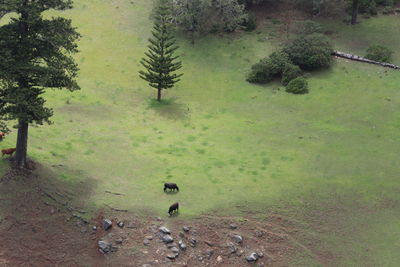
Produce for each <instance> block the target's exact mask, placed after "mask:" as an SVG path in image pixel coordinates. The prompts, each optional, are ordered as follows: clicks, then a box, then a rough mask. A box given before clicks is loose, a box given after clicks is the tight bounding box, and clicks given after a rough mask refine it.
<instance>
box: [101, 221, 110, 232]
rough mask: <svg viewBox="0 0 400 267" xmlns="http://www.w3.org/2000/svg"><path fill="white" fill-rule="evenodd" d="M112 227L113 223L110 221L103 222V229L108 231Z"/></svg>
mask: <svg viewBox="0 0 400 267" xmlns="http://www.w3.org/2000/svg"><path fill="white" fill-rule="evenodd" d="M111 227H112V221H110V220H109V219H104V220H103V229H104V230H106V231H107V230H108V229H110V228H111Z"/></svg>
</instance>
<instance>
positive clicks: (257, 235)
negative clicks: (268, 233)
mask: <svg viewBox="0 0 400 267" xmlns="http://www.w3.org/2000/svg"><path fill="white" fill-rule="evenodd" d="M254 235H255V236H256V237H263V236H264V232H262V231H256V232H255V234H254Z"/></svg>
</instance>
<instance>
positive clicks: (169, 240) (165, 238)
mask: <svg viewBox="0 0 400 267" xmlns="http://www.w3.org/2000/svg"><path fill="white" fill-rule="evenodd" d="M161 240H162V241H163V242H164V243H165V244H169V243H172V242H174V239H173V238H172V236H170V235H163V236H162V238H161Z"/></svg>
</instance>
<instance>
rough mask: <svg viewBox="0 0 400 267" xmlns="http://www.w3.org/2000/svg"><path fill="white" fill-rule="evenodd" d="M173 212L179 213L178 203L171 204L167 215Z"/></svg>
mask: <svg viewBox="0 0 400 267" xmlns="http://www.w3.org/2000/svg"><path fill="white" fill-rule="evenodd" d="M175 211H176V212H178V211H179V203H178V202H176V203H174V204H172V205H171V207H169V210H168V213H169V215H171V214H172V213H174V212H175Z"/></svg>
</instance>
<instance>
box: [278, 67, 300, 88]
mask: <svg viewBox="0 0 400 267" xmlns="http://www.w3.org/2000/svg"><path fill="white" fill-rule="evenodd" d="M300 76H301V69H300V68H299V66H296V65H293V64H287V65H286V66H285V68H284V70H283V72H282V84H283V85H285V86H286V85H287V84H288V83H289V82H290V81H291V80H294V79H295V78H297V77H300Z"/></svg>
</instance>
